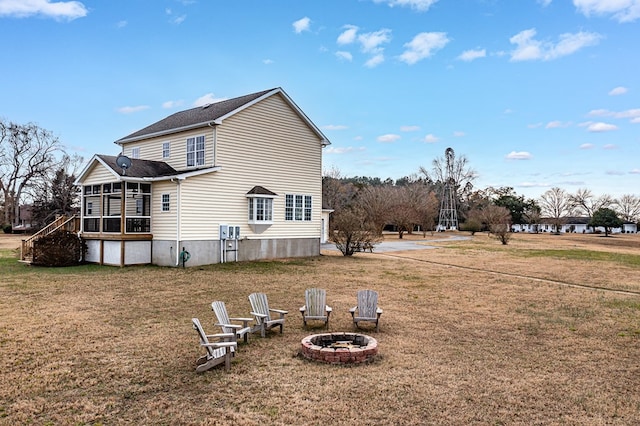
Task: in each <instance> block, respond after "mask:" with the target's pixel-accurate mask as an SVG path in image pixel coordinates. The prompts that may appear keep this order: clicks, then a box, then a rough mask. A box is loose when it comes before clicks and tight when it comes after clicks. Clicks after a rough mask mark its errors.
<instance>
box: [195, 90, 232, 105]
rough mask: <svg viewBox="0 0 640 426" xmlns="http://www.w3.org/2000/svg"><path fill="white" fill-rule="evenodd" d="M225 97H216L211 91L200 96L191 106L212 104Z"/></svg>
mask: <svg viewBox="0 0 640 426" xmlns="http://www.w3.org/2000/svg"><path fill="white" fill-rule="evenodd" d="M225 99H226V98H216V97H215V96H213V93H207V94H206V95H203V96H200V97H199V98H198V99H196V100H195V101H194V102H193V106H196V107H199V106H204V105H208V104H214V103H216V102H220V101H224V100H225Z"/></svg>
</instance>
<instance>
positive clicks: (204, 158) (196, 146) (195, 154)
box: [186, 135, 207, 167]
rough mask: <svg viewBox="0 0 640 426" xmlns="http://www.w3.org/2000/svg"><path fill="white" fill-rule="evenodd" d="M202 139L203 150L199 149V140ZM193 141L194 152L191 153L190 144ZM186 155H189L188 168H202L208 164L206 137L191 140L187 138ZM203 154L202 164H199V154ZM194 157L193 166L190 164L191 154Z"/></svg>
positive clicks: (201, 136) (196, 137) (199, 136)
mask: <svg viewBox="0 0 640 426" xmlns="http://www.w3.org/2000/svg"><path fill="white" fill-rule="evenodd" d="M200 138H202V149H201V150H199V149H198V139H200ZM190 141H193V152H189V142H190ZM186 144H187V146H186V155H187V167H202V166H204V165H205V164H206V161H207V160H206V151H207V140H206V138H205V136H204V135H198V136H193V137H191V138H187V142H186ZM199 152H201V153H202V162H201V163H199V162H198V153H199ZM190 153H191V154H192V155H193V159H192V161H193V164H191V165H190V164H189V154H190Z"/></svg>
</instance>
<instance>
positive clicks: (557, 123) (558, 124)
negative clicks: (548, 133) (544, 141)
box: [544, 120, 572, 129]
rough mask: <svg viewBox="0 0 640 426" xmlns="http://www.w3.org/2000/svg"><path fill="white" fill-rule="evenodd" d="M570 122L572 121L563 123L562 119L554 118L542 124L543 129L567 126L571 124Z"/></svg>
mask: <svg viewBox="0 0 640 426" xmlns="http://www.w3.org/2000/svg"><path fill="white" fill-rule="evenodd" d="M571 124H572V123H571V122H570V121H569V122H566V123H564V122H562V121H559V120H555V121H550V122H548V123H547V125H546V126H544V128H545V129H558V128H563V127H569V126H571Z"/></svg>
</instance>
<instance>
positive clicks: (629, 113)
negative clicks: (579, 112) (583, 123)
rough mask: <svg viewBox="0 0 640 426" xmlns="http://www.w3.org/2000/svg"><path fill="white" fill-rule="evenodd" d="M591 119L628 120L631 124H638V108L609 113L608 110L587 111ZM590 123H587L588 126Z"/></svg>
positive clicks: (639, 119) (639, 111) (639, 113)
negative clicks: (610, 118)
mask: <svg viewBox="0 0 640 426" xmlns="http://www.w3.org/2000/svg"><path fill="white" fill-rule="evenodd" d="M588 115H589V116H592V117H613V118H628V119H629V120H630V121H631V122H632V123H640V108H634V109H627V110H625V111H609V110H608V109H593V110H591V111H589V113H588ZM590 123H591V122H589V123H587V124H590Z"/></svg>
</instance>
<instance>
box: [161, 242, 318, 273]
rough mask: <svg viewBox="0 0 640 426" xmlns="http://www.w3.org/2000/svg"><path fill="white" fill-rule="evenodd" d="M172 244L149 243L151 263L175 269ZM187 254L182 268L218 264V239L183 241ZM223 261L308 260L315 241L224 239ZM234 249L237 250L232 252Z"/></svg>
mask: <svg viewBox="0 0 640 426" xmlns="http://www.w3.org/2000/svg"><path fill="white" fill-rule="evenodd" d="M175 247H176V242H175V241H166V240H164V241H163V240H153V259H152V263H153V264H155V265H159V266H176V251H175ZM183 247H184V249H185V250H186V251H188V252H189V255H190V259H189V260H188V261H187V262H186V264H185V266H187V267H191V266H200V265H210V264H213V263H220V262H221V257H220V253H221V244H220V241H219V240H208V241H183V242H182V243H181V244H180V251H182V248H183ZM224 249H225V250H224V256H226V258H225V259H226V261H227V262H234V261H235V260H236V254H237V260H238V261H239V262H242V261H250V260H260V259H278V258H286V257H309V256H319V255H320V239H319V238H290V239H265V240H248V239H244V240H237V241H236V240H228V241H226V244H225V246H224ZM236 250H237V251H236Z"/></svg>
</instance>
